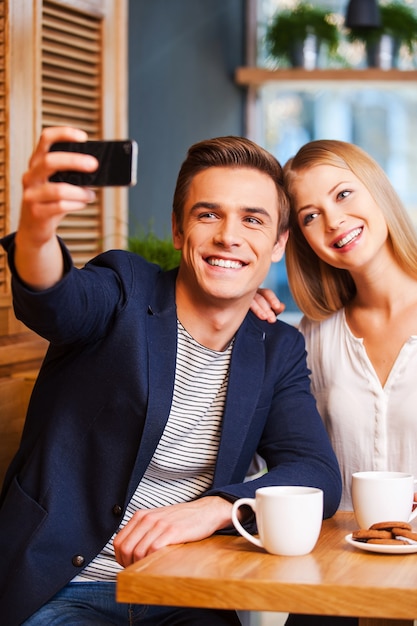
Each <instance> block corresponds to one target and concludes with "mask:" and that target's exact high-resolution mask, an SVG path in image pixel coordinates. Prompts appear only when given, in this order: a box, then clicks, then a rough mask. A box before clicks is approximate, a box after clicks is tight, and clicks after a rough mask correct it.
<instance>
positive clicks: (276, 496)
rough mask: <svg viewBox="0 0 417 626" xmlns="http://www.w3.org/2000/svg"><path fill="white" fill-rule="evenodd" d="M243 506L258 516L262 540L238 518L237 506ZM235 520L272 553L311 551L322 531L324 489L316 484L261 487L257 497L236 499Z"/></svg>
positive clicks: (240, 529) (247, 536)
mask: <svg viewBox="0 0 417 626" xmlns="http://www.w3.org/2000/svg"><path fill="white" fill-rule="evenodd" d="M244 505H247V506H249V507H250V508H251V509H252V510H253V511H254V513H255V515H256V523H257V526H258V532H259V539H258V538H257V537H254V536H253V535H251V534H250V533H249V532H247V531H246V530H245V529H244V528H243V526H242V524H241V523H240V521H239V519H238V509H239V508H240V507H242V506H244ZM232 521H233V524H234V526H235V528H236V530H237V531H238V532H239V533H240V534H241V535H242V537H245V539H247V540H248V541H250V542H251V543H254V544H255V546H259V547H261V548H264V549H265V550H267V552H270V553H271V554H280V555H285V556H296V555H301V554H308V553H309V552H311V551H312V549H313V548H314V546H315V545H316V543H317V539H318V537H319V534H320V530H321V524H322V521H323V491H322V490H321V489H316V488H315V487H298V486H296V487H294V486H288V487H287V486H273V487H261V488H260V489H257V490H256V492H255V498H241V499H240V500H236V502H235V503H234V504H233V508H232Z"/></svg>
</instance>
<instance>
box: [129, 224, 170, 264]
mask: <svg viewBox="0 0 417 626" xmlns="http://www.w3.org/2000/svg"><path fill="white" fill-rule="evenodd" d="M128 249H129V250H130V251H131V252H135V253H136V254H140V256H143V258H145V259H146V260H147V261H150V262H151V263H156V264H157V265H159V266H160V267H161V268H162V269H163V270H170V269H173V268H174V267H177V266H178V265H179V264H180V258H181V252H180V250H176V249H175V248H174V244H173V243H172V238H171V237H165V238H159V237H157V236H156V235H155V233H153V232H152V231H150V232H148V233H142V232H140V233H139V234H137V235H135V236H133V237H129V239H128Z"/></svg>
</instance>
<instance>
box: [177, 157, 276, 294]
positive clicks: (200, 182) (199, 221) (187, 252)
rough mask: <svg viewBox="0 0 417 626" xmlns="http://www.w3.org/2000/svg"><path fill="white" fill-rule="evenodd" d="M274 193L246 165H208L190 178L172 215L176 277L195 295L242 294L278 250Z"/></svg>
mask: <svg viewBox="0 0 417 626" xmlns="http://www.w3.org/2000/svg"><path fill="white" fill-rule="evenodd" d="M278 211H279V206H278V194H277V189H276V187H275V183H274V181H273V180H272V179H271V178H270V177H269V176H268V175H267V174H263V173H262V172H260V171H259V170H256V169H252V168H247V167H210V168H208V169H205V170H203V171H202V172H199V173H198V174H197V175H196V176H195V177H194V178H193V180H192V182H191V185H190V188H189V193H188V196H187V200H186V202H185V206H184V210H183V219H182V224H181V225H178V224H177V223H176V220H175V217H174V219H173V238H174V245H175V247H176V248H177V249H180V250H181V251H182V259H181V268H180V278H181V280H182V281H183V282H184V283H185V284H187V286H188V288H189V289H191V290H192V293H193V294H194V295H195V296H196V297H198V295H200V296H203V298H207V297H208V298H209V299H210V300H211V301H212V302H213V301H214V300H215V299H219V300H224V299H241V298H245V299H246V298H248V300H249V302H250V300H251V298H252V297H253V294H254V293H255V291H256V289H257V288H258V287H259V285H260V284H261V283H262V281H263V280H264V278H265V277H266V275H267V273H268V270H269V267H270V264H271V261H279V260H280V259H281V257H282V255H283V253H284V249H285V243H286V240H287V233H285V235H283V236H282V237H280V239H279V240H278V242H277V232H278Z"/></svg>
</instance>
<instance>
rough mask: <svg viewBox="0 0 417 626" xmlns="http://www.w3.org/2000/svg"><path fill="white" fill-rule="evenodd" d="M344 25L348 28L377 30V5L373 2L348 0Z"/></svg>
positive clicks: (368, 0) (379, 19)
mask: <svg viewBox="0 0 417 626" xmlns="http://www.w3.org/2000/svg"><path fill="white" fill-rule="evenodd" d="M345 25H346V26H347V27H348V28H378V27H379V26H381V17H380V15H379V7H378V3H377V2H376V1H375V0H350V2H349V4H348V7H347V10H346V19H345Z"/></svg>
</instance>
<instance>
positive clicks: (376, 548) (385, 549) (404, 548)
mask: <svg viewBox="0 0 417 626" xmlns="http://www.w3.org/2000/svg"><path fill="white" fill-rule="evenodd" d="M345 541H347V542H348V543H350V545H351V546H353V547H354V548H359V550H365V551H366V552H380V553H382V554H413V553H415V552H417V543H413V544H409V545H404V544H400V545H399V546H394V545H393V544H392V543H391V544H383V543H365V542H364V541H355V540H354V539H352V533H350V535H346V537H345Z"/></svg>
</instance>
